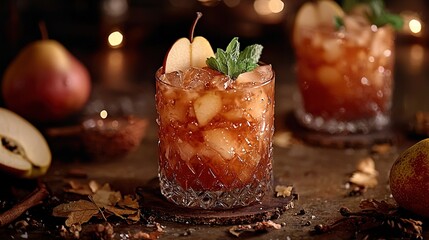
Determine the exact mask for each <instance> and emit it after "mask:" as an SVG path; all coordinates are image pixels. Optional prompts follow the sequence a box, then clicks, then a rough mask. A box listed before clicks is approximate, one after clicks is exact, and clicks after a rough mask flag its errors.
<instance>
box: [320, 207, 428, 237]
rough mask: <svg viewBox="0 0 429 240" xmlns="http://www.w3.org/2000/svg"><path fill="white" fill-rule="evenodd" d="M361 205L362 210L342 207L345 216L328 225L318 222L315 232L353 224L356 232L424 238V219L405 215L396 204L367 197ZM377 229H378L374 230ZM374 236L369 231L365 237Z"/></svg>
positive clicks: (342, 227) (342, 213)
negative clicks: (353, 210) (354, 210)
mask: <svg viewBox="0 0 429 240" xmlns="http://www.w3.org/2000/svg"><path fill="white" fill-rule="evenodd" d="M359 207H360V209H361V210H360V211H356V212H352V211H351V210H350V209H348V208H346V207H341V208H340V214H341V215H342V216H343V218H341V219H339V220H337V221H335V222H334V223H331V224H327V225H324V224H318V225H316V226H315V228H314V231H313V232H314V233H316V234H323V233H327V232H330V231H333V230H336V229H344V228H346V227H350V226H353V227H355V231H356V232H369V231H370V230H373V231H371V234H384V237H386V236H390V237H395V238H403V237H407V238H412V239H423V236H422V231H423V228H422V225H423V223H422V221H420V220H416V219H414V218H412V217H408V216H404V214H401V213H400V210H399V208H398V207H397V206H396V205H395V204H391V203H388V202H386V201H384V200H382V201H378V200H375V199H365V200H362V201H361V203H360V205H359ZM376 229H377V231H374V230H376ZM373 237H375V236H370V233H368V234H367V236H366V238H365V239H372V238H373Z"/></svg>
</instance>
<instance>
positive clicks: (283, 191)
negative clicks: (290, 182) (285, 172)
mask: <svg viewBox="0 0 429 240" xmlns="http://www.w3.org/2000/svg"><path fill="white" fill-rule="evenodd" d="M292 190H293V187H292V186H283V185H277V186H276V188H275V191H276V196H277V197H289V196H290V195H291V194H292Z"/></svg>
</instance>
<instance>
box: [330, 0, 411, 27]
mask: <svg viewBox="0 0 429 240" xmlns="http://www.w3.org/2000/svg"><path fill="white" fill-rule="evenodd" d="M359 4H365V5H367V6H368V7H369V12H368V13H367V16H366V17H367V18H368V20H369V21H370V22H371V23H372V24H375V25H376V26H377V27H382V26H384V25H387V24H390V25H391V26H392V27H393V28H394V29H396V30H400V29H401V28H402V26H403V25H404V20H403V19H402V17H401V16H399V15H397V14H393V13H390V12H389V11H387V10H386V8H385V5H384V1H383V0H344V1H343V5H342V8H343V9H344V11H345V12H350V11H352V9H353V8H354V7H356V6H357V5H359ZM337 22H338V21H337V20H335V23H337ZM342 26H344V24H342V25H336V27H337V29H338V28H340V27H342Z"/></svg>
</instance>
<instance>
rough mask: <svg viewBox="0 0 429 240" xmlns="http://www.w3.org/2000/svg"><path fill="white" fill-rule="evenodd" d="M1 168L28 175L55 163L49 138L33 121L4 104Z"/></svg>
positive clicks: (33, 175) (0, 116) (42, 171)
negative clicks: (45, 136)
mask: <svg viewBox="0 0 429 240" xmlns="http://www.w3.org/2000/svg"><path fill="white" fill-rule="evenodd" d="M0 122H1V124H0V169H2V170H3V171H5V172H7V173H10V174H12V175H15V176H18V177H24V178H36V177H39V176H41V175H43V174H45V173H46V171H47V170H48V168H49V166H50V165H51V159H52V155H51V151H50V149H49V145H48V143H47V142H46V139H45V138H44V137H43V135H42V134H41V133H40V131H39V130H38V129H37V128H36V127H34V126H33V125H32V124H31V123H30V122H28V121H27V120H25V119H24V118H22V117H21V116H19V115H17V114H16V113H14V112H12V111H10V110H7V109H5V108H0Z"/></svg>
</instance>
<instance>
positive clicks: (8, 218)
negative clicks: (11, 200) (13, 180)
mask: <svg viewBox="0 0 429 240" xmlns="http://www.w3.org/2000/svg"><path fill="white" fill-rule="evenodd" d="M48 196H49V192H48V189H47V187H46V185H45V184H44V183H39V186H38V187H37V188H36V189H35V190H34V191H33V192H32V193H30V194H29V195H28V196H27V197H26V198H25V199H24V200H23V201H21V202H19V203H17V204H16V205H15V206H13V207H12V208H11V209H9V210H7V211H6V212H4V213H2V214H0V227H3V226H6V225H8V224H10V223H12V222H13V221H15V220H16V219H17V218H18V217H19V216H21V215H22V214H23V213H24V212H25V211H27V210H28V209H30V208H32V207H34V206H36V205H39V204H41V203H42V202H43V199H45V198H46V197H48Z"/></svg>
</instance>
